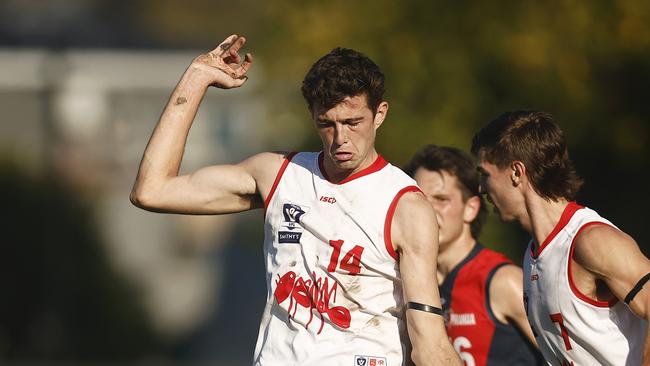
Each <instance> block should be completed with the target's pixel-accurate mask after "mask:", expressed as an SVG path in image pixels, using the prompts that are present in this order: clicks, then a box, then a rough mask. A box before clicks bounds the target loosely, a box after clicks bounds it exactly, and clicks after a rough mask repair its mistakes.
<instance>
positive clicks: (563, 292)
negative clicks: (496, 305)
mask: <svg viewBox="0 0 650 366" xmlns="http://www.w3.org/2000/svg"><path fill="white" fill-rule="evenodd" d="M589 225H610V226H614V225H612V223H611V222H609V221H607V220H606V219H604V218H602V217H601V216H599V215H598V214H597V213H596V212H595V211H593V210H591V209H589V208H586V207H582V206H579V205H578V204H576V203H575V202H570V203H569V204H568V205H567V207H566V209H565V210H564V212H563V213H562V216H561V218H560V221H559V222H558V223H557V225H556V226H555V228H554V229H553V231H552V232H551V234H550V235H549V236H548V238H546V240H545V241H544V242H543V243H542V245H541V246H540V249H539V253H538V254H537V255H535V254H534V252H533V250H534V245H533V243H532V241H531V243H530V246H529V248H528V250H526V253H525V255H524V266H523V268H524V303H525V304H526V312H527V313H528V320H529V321H530V324H531V326H532V328H533V332H534V333H535V336H536V339H537V343H538V344H539V347H540V350H541V351H542V354H543V355H544V358H545V359H546V361H547V362H548V364H549V365H575V366H578V365H588V366H591V365H640V364H641V358H642V353H643V342H644V340H645V332H646V327H647V324H646V321H645V320H642V319H640V318H638V317H637V316H635V315H634V314H633V313H632V312H631V311H630V309H629V308H628V307H627V305H625V303H623V302H621V301H616V299H615V300H614V301H611V302H606V301H597V300H593V299H591V298H589V297H587V296H586V295H584V294H582V293H581V292H580V290H579V289H578V288H577V287H576V286H575V285H574V283H573V278H572V275H571V262H570V258H571V256H572V254H573V245H574V243H575V238H576V237H577V236H578V235H579V234H580V231H581V230H582V229H584V228H585V227H587V226H589Z"/></svg>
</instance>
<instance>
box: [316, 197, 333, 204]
mask: <svg viewBox="0 0 650 366" xmlns="http://www.w3.org/2000/svg"><path fill="white" fill-rule="evenodd" d="M320 200H321V202H327V203H336V198H334V197H327V196H320Z"/></svg>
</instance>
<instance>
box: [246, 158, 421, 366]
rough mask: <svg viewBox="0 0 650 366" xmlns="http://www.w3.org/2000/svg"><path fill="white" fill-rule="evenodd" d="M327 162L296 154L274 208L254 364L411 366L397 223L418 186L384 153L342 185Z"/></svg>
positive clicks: (273, 198)
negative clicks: (405, 198) (401, 203)
mask: <svg viewBox="0 0 650 366" xmlns="http://www.w3.org/2000/svg"><path fill="white" fill-rule="evenodd" d="M288 161H290V162H288ZM320 161H321V160H320V159H319V154H318V153H298V154H297V155H295V156H291V157H289V158H288V160H286V161H285V164H284V165H283V167H282V168H281V170H280V173H279V174H278V177H277V178H276V182H275V184H274V187H273V188H272V189H271V193H270V194H269V197H270V199H269V198H267V202H266V203H265V206H266V221H265V240H264V250H265V255H266V269H267V289H268V296H267V303H266V308H265V310H264V313H263V317H262V323H261V325H260V333H259V336H258V340H257V345H256V348H255V361H254V363H255V365H263V366H270V365H342V366H348V365H349V366H370V365H374V366H397V365H402V364H403V363H404V360H405V355H406V356H408V354H407V351H405V349H406V348H407V347H408V346H406V344H405V342H407V334H406V326H405V324H404V322H403V313H402V304H403V300H402V285H401V280H400V276H399V267H398V264H397V260H396V259H397V255H396V253H395V252H394V250H393V248H392V244H391V242H390V222H391V220H392V213H393V212H394V209H395V205H396V203H397V201H398V200H399V197H400V196H401V195H402V194H404V193H406V192H409V191H417V190H418V188H417V187H416V186H415V182H414V181H413V180H412V179H411V178H410V177H408V176H407V175H406V174H405V173H404V172H402V171H401V170H400V169H398V168H396V167H394V166H392V165H390V164H388V163H387V162H386V161H385V160H384V159H383V158H381V157H379V158H378V159H377V161H375V162H374V163H373V164H372V165H371V166H370V167H368V168H366V169H365V170H363V171H361V172H359V173H357V174H354V175H353V176H351V177H349V178H347V179H345V180H344V181H342V182H340V183H338V184H335V183H331V182H329V181H328V180H327V179H326V176H325V175H324V173H323V170H322V168H321V164H320V163H319V162H320Z"/></svg>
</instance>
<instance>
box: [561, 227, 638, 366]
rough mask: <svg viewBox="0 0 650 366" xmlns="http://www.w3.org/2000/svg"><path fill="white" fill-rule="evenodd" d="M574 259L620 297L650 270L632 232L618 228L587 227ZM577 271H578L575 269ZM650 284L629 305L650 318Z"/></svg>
mask: <svg viewBox="0 0 650 366" xmlns="http://www.w3.org/2000/svg"><path fill="white" fill-rule="evenodd" d="M573 260H575V262H576V263H577V264H579V265H580V266H582V267H584V268H585V269H586V270H587V271H589V272H591V273H593V274H594V275H595V276H596V278H598V279H600V280H602V281H604V282H605V284H607V287H608V288H609V290H610V291H611V292H612V293H613V294H614V296H616V298H618V299H619V300H620V301H623V299H625V296H627V294H628V293H629V292H630V290H632V288H634V286H635V285H636V283H637V282H638V281H639V280H640V279H641V278H642V277H643V276H645V275H646V274H647V273H649V272H650V261H649V260H648V258H646V257H645V255H643V253H641V250H639V247H638V245H637V244H636V242H635V241H634V239H632V238H631V237H630V236H629V235H627V234H625V233H624V232H622V231H620V230H617V229H616V228H613V227H610V226H605V225H596V226H591V227H588V228H586V229H585V230H584V231H583V232H582V233H581V234H580V235H579V236H578V239H577V240H576V244H575V249H574V256H573ZM574 273H575V272H574ZM649 287H650V284H647V283H646V285H645V286H644V287H643V289H642V290H641V291H640V292H639V293H637V295H636V296H635V297H634V299H633V300H632V301H631V302H630V304H629V306H630V309H631V310H632V312H634V314H636V315H637V316H638V317H640V318H642V319H645V320H648V321H650V288H649ZM649 330H650V329H649ZM643 365H650V337H649V336H648V334H646V339H645V347H644V352H643Z"/></svg>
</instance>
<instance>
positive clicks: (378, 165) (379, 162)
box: [318, 151, 388, 184]
mask: <svg viewBox="0 0 650 366" xmlns="http://www.w3.org/2000/svg"><path fill="white" fill-rule="evenodd" d="M386 165H388V162H387V161H386V160H384V158H383V157H382V156H381V155H377V159H375V161H374V162H373V163H372V164H370V165H369V166H368V167H366V168H364V169H362V170H360V171H358V172H356V173H354V174H351V175H349V176H348V177H346V178H345V179H343V180H342V181H340V182H338V183H334V182H332V180H330V177H329V176H328V175H327V172H326V171H325V166H324V165H323V152H322V151H321V152H320V154H318V168H319V169H320V172H321V174H322V175H323V177H324V178H325V179H327V181H328V182H330V183H332V184H345V183H347V182H349V181H351V180H355V179H357V178H361V177H363V176H364V175H368V174H372V173H375V172H378V171H380V170H382V169H383V168H384V167H385V166H386Z"/></svg>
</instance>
